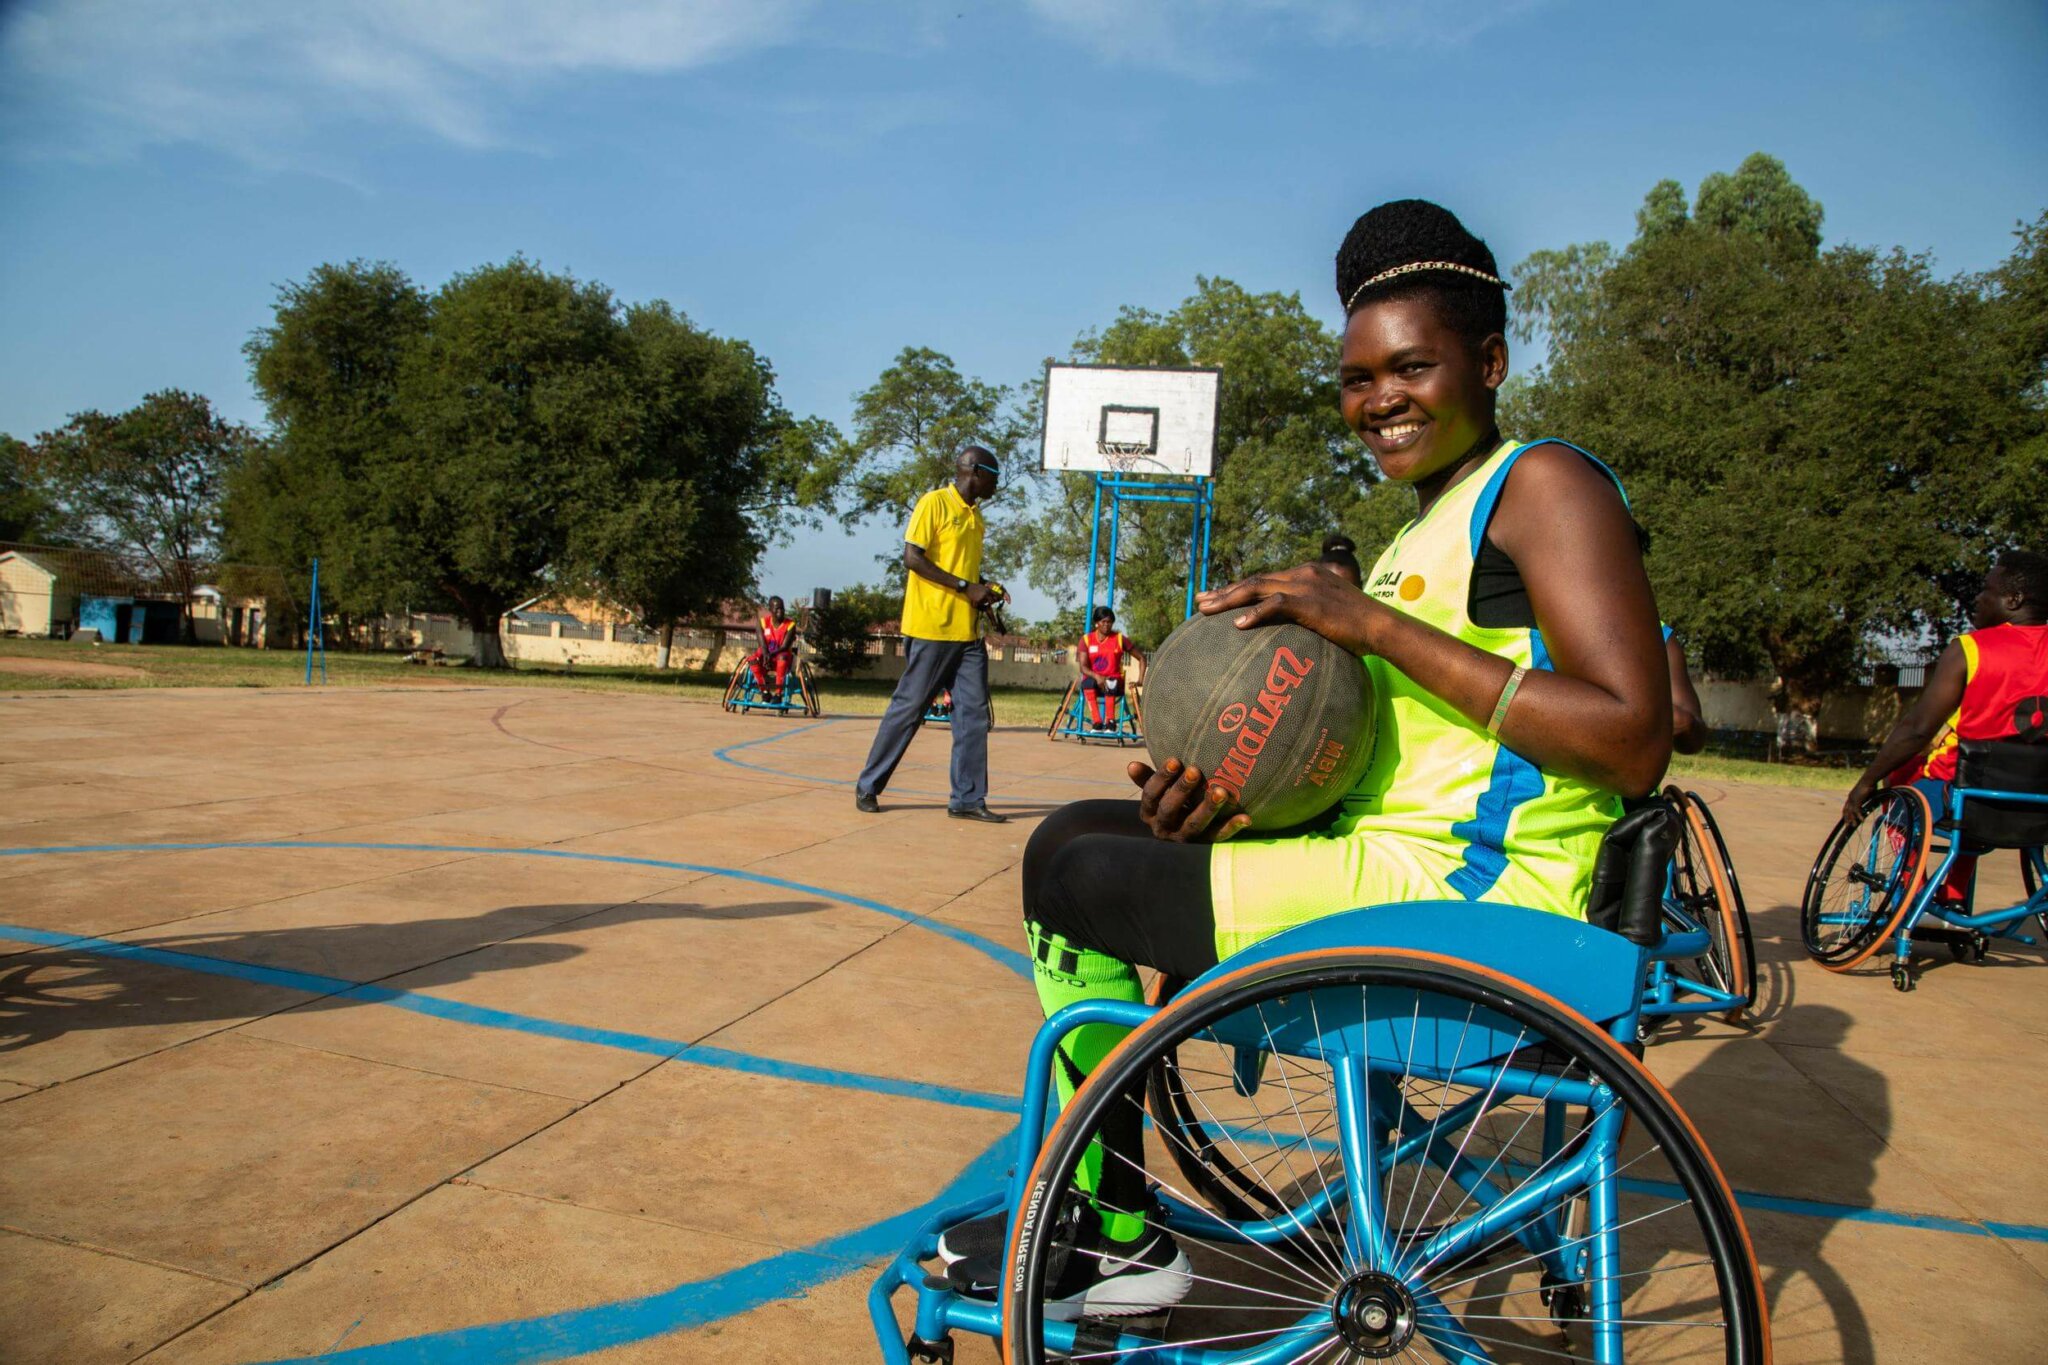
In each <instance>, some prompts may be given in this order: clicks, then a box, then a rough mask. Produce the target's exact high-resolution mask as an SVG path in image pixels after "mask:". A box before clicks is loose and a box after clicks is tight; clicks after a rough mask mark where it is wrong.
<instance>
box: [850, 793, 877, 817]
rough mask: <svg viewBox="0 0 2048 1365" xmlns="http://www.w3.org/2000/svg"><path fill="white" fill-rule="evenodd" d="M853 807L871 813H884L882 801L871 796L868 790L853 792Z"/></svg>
mask: <svg viewBox="0 0 2048 1365" xmlns="http://www.w3.org/2000/svg"><path fill="white" fill-rule="evenodd" d="M853 808H854V809H855V810H860V811H866V812H867V813H868V814H869V815H880V814H881V813H882V803H881V802H879V801H877V800H875V798H874V797H872V796H869V795H868V794H867V793H866V792H855V793H854V794H853Z"/></svg>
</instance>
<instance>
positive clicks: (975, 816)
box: [946, 803, 1010, 825]
mask: <svg viewBox="0 0 2048 1365" xmlns="http://www.w3.org/2000/svg"><path fill="white" fill-rule="evenodd" d="M946 814H948V815H950V816H952V817H953V818H954V819H955V820H979V821H981V822H982V823H983V824H985V825H1007V824H1009V823H1010V817H1009V816H1007V815H997V814H996V813H995V812H994V811H992V810H990V809H989V808H988V805H987V804H986V803H983V804H982V805H979V806H969V807H967V808H966V809H965V810H962V809H960V808H959V807H957V806H948V807H947V808H946Z"/></svg>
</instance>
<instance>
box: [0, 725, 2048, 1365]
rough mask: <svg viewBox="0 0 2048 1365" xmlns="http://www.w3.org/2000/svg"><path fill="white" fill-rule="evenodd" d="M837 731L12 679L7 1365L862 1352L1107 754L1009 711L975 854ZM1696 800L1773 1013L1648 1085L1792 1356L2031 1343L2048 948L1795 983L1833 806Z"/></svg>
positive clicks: (708, 1357) (5, 853)
mask: <svg viewBox="0 0 2048 1365" xmlns="http://www.w3.org/2000/svg"><path fill="white" fill-rule="evenodd" d="M829 701H830V698H829V694H828V697H827V702H828V707H829ZM874 723H875V722H874V718H872V717H866V718H846V719H838V720H833V719H827V720H826V721H823V722H817V723H807V722H803V721H798V720H784V719H779V718H770V717H761V716H756V717H751V718H747V717H728V716H725V715H723V714H722V713H720V712H719V711H718V710H717V709H716V708H714V707H710V706H704V705H693V704H686V703H681V702H676V701H673V700H664V699H658V698H648V697H640V696H628V695H609V694H598V693H576V692H566V691H565V692H555V691H537V690H531V689H520V690H500V689H489V688H468V687H459V686H445V687H430V686H416V687H408V688H403V689H393V690H368V689H332V690H319V689H310V690H304V691H285V690H275V691H269V690H264V691H200V690H193V691H149V690H135V691H114V692H76V693H65V692H40V693H31V694H24V695H17V696H12V697H4V696H0V826H4V829H0V1359H4V1360H5V1361H8V1362H13V1363H14V1365H22V1363H24V1362H38V1361H48V1362H63V1365H95V1363H96V1362H113V1361H128V1360H136V1359H146V1360H149V1361H151V1362H166V1365H168V1363H169V1362H178V1363H179V1365H184V1363H185V1362H195V1363H196V1362H219V1363H220V1365H242V1363H243V1362H251V1361H266V1360H276V1359H285V1358H302V1357H309V1356H319V1357H325V1358H332V1359H340V1360H351V1361H363V1362H373V1361H375V1362H383V1361H401V1360H403V1361H441V1360H448V1361H454V1360H463V1361H469V1360H557V1359H571V1358H592V1359H602V1360H605V1361H608V1362H621V1363H623V1362H639V1361H657V1360H659V1361H698V1360H704V1361H727V1360H731V1361H842V1360H844V1361H853V1360H865V1359H873V1358H874V1350H873V1346H872V1339H871V1336H870V1333H869V1328H868V1325H867V1317H866V1311H865V1307H864V1303H863V1299H864V1295H865V1293H866V1290H867V1287H868V1284H869V1282H870V1280H871V1279H872V1277H873V1273H874V1271H873V1265H874V1263H875V1262H876V1261H877V1260H878V1259H879V1258H880V1257H881V1256H882V1255H883V1254H884V1253H885V1252H887V1251H889V1250H893V1249H894V1248H895V1247H896V1246H897V1245H899V1244H900V1243H901V1242H902V1241H903V1240H904V1239H905V1237H906V1236H907V1235H908V1232H909V1230H910V1227H911V1225H912V1224H913V1223H914V1222H915V1221H916V1217H917V1213H918V1211H919V1210H920V1209H922V1208H923V1207H924V1206H925V1205H927V1204H928V1203H929V1202H930V1201H932V1200H934V1199H937V1198H940V1197H941V1196H942V1195H943V1194H944V1193H945V1192H946V1191H947V1189H948V1188H949V1187H953V1186H956V1185H957V1184H958V1183H959V1182H961V1181H963V1180H973V1179H976V1178H979V1177H985V1176H986V1175H987V1174H989V1173H990V1172H991V1171H992V1170H996V1169H1000V1166H1001V1164H1002V1158H1003V1147H1002V1146H1001V1143H1002V1139H1003V1138H1004V1137H1005V1135H1006V1134H1007V1133H1008V1131H1009V1130H1010V1127H1011V1125H1012V1123H1013V1121H1014V1120H1013V1117H1012V1114H1011V1113H1010V1106H1011V1102H1012V1097H1014V1095H1015V1094H1016V1092H1017V1084H1018V1072H1019V1067H1020V1062H1021V1059H1022V1056H1023V1053H1024V1050H1025V1047H1026V1044H1027V1041H1028V1039H1029V1037H1030V1033H1031V1030H1032V1027H1033V1026H1034V1024H1035V1023H1036V1009H1035V1003H1034V998H1033V995H1032V992H1031V988H1030V984H1029V982H1028V980H1027V979H1026V978H1025V977H1024V976H1023V975H1022V974H1021V968H1022V965H1023V959H1022V957H1021V954H1020V951H1019V950H1020V948H1021V945H1022V935H1021V932H1020V930H1019V927H1018V901H1017V863H1018V859H1019V857H1020V855H1021V852H1022V849H1023V844H1024V840H1025V838H1026V836H1027V835H1028V834H1029V833H1030V830H1031V828H1032V817H1035V816H1036V815H1038V814H1041V813H1043V812H1044V811H1046V810H1048V809H1050V808H1052V807H1053V806H1056V805H1058V804H1059V803H1061V802H1064V801H1067V800H1071V799H1075V798H1077V797H1082V796H1088V795H1102V794H1106V793H1113V792H1116V791H1118V790H1119V789H1120V788H1122V787H1123V785H1124V784H1123V782H1122V779H1121V777H1120V775H1119V774H1120V769H1121V766H1122V763H1123V761H1124V758H1126V757H1128V755H1122V756H1120V755H1118V754H1117V753H1115V752H1114V751H1106V750H1102V749H1084V748H1081V747H1079V746H1075V745H1070V744H1061V745H1053V744H1048V743H1047V742H1045V740H1044V739H1043V738H1042V737H1041V736H1040V735H1039V734H1038V733H1037V732H1035V731H1028V730H1024V729H1009V730H1005V731H1002V732H1000V733H998V735H997V736H996V737H995V739H994V742H993V746H992V755H991V766H992V772H993V786H994V789H995V793H994V796H993V797H992V802H993V804H995V805H996V806H998V807H999V808H1004V809H1008V810H1010V811H1011V812H1013V813H1018V814H1020V815H1022V816H1024V817H1025V818H1021V819H1018V820H1016V821H1014V822H1013V823H1011V824H1009V825H1007V826H999V827H988V826H978V825H972V824H966V823H963V822H955V821H948V820H947V819H946V818H945V815H944V810H943V807H944V803H945V776H944V773H945V762H946V749H945V745H946V736H945V734H944V732H943V731H936V732H934V731H929V730H928V731H927V732H926V733H925V735H923V736H922V737H920V739H919V740H918V742H917V744H916V746H915V747H914V748H913V749H912V751H911V755H910V758H909V760H908V761H907V762H906V764H905V766H904V768H903V770H902V771H901V772H900V773H899V774H898V777H897V785H896V788H895V789H894V790H892V791H891V792H890V793H889V794H888V795H887V796H886V797H885V798H884V799H885V803H886V805H887V807H888V809H887V810H886V811H885V813H884V814H883V815H881V816H879V817H876V816H864V815H861V814H859V813H857V812H856V811H855V810H854V809H853V803H852V799H851V786H850V779H851V777H852V776H853V774H854V772H855V771H856V769H857V768H858V767H859V765H860V761H861V759H862V757H863V756H864V754H865V752H866V746H867V742H868V739H869V736H870V735H871V734H872V732H873V728H874ZM1692 785H1694V786H1695V787H1696V788H1697V789H1698V790H1700V791H1701V793H1702V794H1703V795H1705V796H1706V797H1707V798H1708V799H1709V800H1710V801H1711V802H1712V803H1713V806H1714V809H1715V811H1716V813H1717V814H1718V815H1719V817H1720V819H1721V822H1722V824H1723V826H1724V828H1725V830H1726V831H1727V834H1728V837H1729V840H1730V843H1731V845H1732V847H1733V850H1734V854H1735V858H1736V863H1737V866H1738V868H1739V870H1740V872H1741V876H1742V879H1743V882H1744V885H1745V889H1746V891H1747V893H1748V899H1749V903H1750V906H1751V909H1752V912H1753V914H1754V916H1755V924H1756V931H1757V935H1758V939H1759V942H1758V956H1759V959H1760V970H1761V971H1762V973H1763V976H1764V983H1763V987H1762V999H1761V1000H1760V1002H1759V1010H1760V1012H1759V1019H1758V1021H1757V1022H1756V1023H1755V1024H1754V1025H1752V1026H1751V1027H1748V1028H1741V1029H1739V1028H1735V1027H1731V1026H1728V1025H1725V1024H1722V1023H1719V1022H1715V1023H1712V1024H1710V1025H1703V1026H1694V1027H1692V1028H1690V1029H1676V1030H1669V1031H1667V1032H1666V1034H1665V1035H1664V1036H1663V1038H1662V1040H1661V1041H1660V1042H1659V1043H1657V1044H1656V1045H1655V1046H1653V1047H1652V1048H1651V1050H1650V1054H1649V1055H1650V1060H1651V1062H1652V1064H1653V1066H1654V1068H1655V1069H1656V1070H1657V1071H1658V1072H1659V1073H1660V1074H1661V1075H1662V1076H1663V1077H1664V1078H1665V1079H1666V1081H1667V1082H1668V1083H1670V1084H1671V1086H1672V1088H1673V1090H1674V1092H1675V1093H1676V1095H1677V1097H1678V1099H1679V1101H1680V1103H1681V1104H1683V1105H1684V1106H1685V1108H1686V1109H1687V1110H1688V1112H1689V1113H1690V1114H1691V1115H1692V1116H1693V1118H1694V1119H1695V1120H1696V1121H1697V1123H1698V1124H1699V1126H1700V1127H1701V1128H1702V1129H1703V1131H1704V1132H1705V1134H1706V1136H1707V1138H1708V1141H1709V1143H1710V1145H1711V1146H1712V1148H1713V1151H1714V1153H1715V1154H1716V1156H1717V1157H1718V1158H1719V1160H1720V1162H1721V1164H1722V1166H1723V1168H1724V1169H1725V1170H1726V1172H1727V1174H1728V1176H1729V1178H1730V1181H1731V1182H1732V1183H1733V1184H1734V1185H1735V1186H1736V1188H1737V1189H1738V1190H1739V1191H1740V1192H1741V1194H1742V1196H1743V1200H1744V1203H1745V1206H1746V1212H1747V1217H1748V1221H1749V1227H1750V1230H1751V1233H1752V1235H1753V1237H1754V1239H1755V1242H1756V1247H1757V1251H1758V1254H1759V1257H1760V1259H1761V1261H1762V1263H1763V1265H1764V1267H1765V1270H1766V1278H1767V1280H1768V1285H1769V1290H1770V1294H1771V1299H1772V1306H1773V1314H1774V1325H1775V1331H1776V1340H1777V1353H1778V1354H1777V1358H1778V1359H1779V1360H1780V1361H1838V1360H1842V1361H1851V1362H1861V1361H1907V1360H1973V1361H2015V1362H2019V1361H2035V1360H2039V1359H2041V1358H2042V1354H2043V1347H2042V1345H2041V1338H2042V1335H2043V1333H2044V1331H2048V1171H2044V1167H2043V1164H2042V1162H2041V1136H2040V1135H2041V1133H2042V1132H2043V1131H2044V1129H2048V1080H2044V1077H2048V961H2044V955H2043V953H2042V952H2041V951H2040V950H2038V949H2028V950H2011V951H2000V952H1997V953H1994V955H1993V957H1992V959H1991V960H1990V961H1989V962H1987V963H1986V964H1984V965H1983V966H1978V967H1971V966H1958V965H1953V964H1950V963H1949V962H1948V960H1947V957H1946V955H1945V954H1943V955H1942V956H1941V958H1940V959H1939V961H1938V962H1937V963H1936V964H1935V965H1933V966H1931V967H1930V968H1928V969H1927V970H1925V971H1924V973H1923V975H1922V979H1921V985H1920V988H1919V990H1918V991H1917V992H1915V993H1914V994H1913V995H1910V996H1900V995H1897V994H1895V993H1894V992H1893V991H1892V989H1891V988H1890V986H1889V984H1888V983H1887V982H1886V980H1885V979H1884V977H1883V976H1882V975H1881V974H1878V973H1874V972H1863V973H1858V974H1855V975H1852V976H1848V977H1838V976H1833V975H1830V974H1828V973H1826V972H1824V971H1821V970H1819V969H1818V968H1816V967H1814V966H1812V965H1811V964H1809V963H1808V962H1806V961H1805V959H1804V957H1803V954H1802V953H1801V952H1800V950H1799V947H1798V930H1797V922H1796V910H1795V909H1793V908H1791V907H1792V906H1793V905H1794V904H1795V903H1796V900H1797V896H1798V892H1799V889H1800V886H1801V884H1802V881H1803V879H1804V876H1805V872H1806V868H1807V865H1808V863H1809V861H1810V860H1811V858H1812V856H1813V853H1814V851H1815V849H1816V848H1817V847H1818V845H1819V842H1820V840H1821V838H1822V836H1823V835H1824V834H1825V832H1826V830H1827V827H1828V825H1829V823H1830V821H1831V819H1832V817H1833V812H1834V810H1835V809H1836V807H1837V805H1838V803H1839V800H1840V798H1839V797H1838V796H1834V795H1830V794H1828V793H1824V792H1809V791H1799V790H1791V789H1783V788H1775V787H1758V786H1741V785H1736V784H1730V783H1718V782H1717V783H1706V782H1696V783H1694V784H1692ZM2016 885H2017V876H2016V870H2015V869H2014V868H2013V867H2012V866H2010V865H2009V864H2008V863H2007V862H2000V863H1999V864H1997V865H1996V866H1995V867H1994V868H1992V869H1991V871H1990V874H1989V887H1990V888H1991V889H1992V890H1993V891H1995V892H2003V891H2006V890H2008V889H2012V888H2015V887H2016ZM2001 903H2003V902H2001ZM993 1358H994V1353H993V1351H992V1350H989V1349H988V1348H987V1346H986V1343H984V1342H982V1341H980V1340H979V1339H976V1338H967V1337H963V1338H961V1359H963V1360H990V1359H993Z"/></svg>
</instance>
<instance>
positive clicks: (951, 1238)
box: [939, 1209, 1010, 1270]
mask: <svg viewBox="0 0 2048 1365" xmlns="http://www.w3.org/2000/svg"><path fill="white" fill-rule="evenodd" d="M1009 1237H1010V1211H1009V1210H1008V1209H997V1210H996V1211H995V1212H994V1213H984V1214H983V1215H982V1216H981V1217H979V1218H970V1219H968V1220H967V1221H966V1222H964V1223H955V1224H954V1225H953V1226H952V1227H949V1228H947V1229H946V1230H945V1231H944V1232H942V1233H940V1234H939V1260H940V1261H941V1262H942V1263H943V1264H944V1265H945V1267H946V1269H948V1270H951V1269H952V1268H953V1267H954V1266H956V1265H958V1264H959V1263H960V1262H962V1261H964V1260H966V1259H967V1258H968V1257H970V1256H993V1257H995V1258H996V1259H997V1260H1001V1259H1002V1257H1003V1255H1004V1254H1005V1253H1006V1252H1008V1251H1009Z"/></svg>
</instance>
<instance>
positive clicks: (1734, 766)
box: [1668, 754, 1863, 792]
mask: <svg viewBox="0 0 2048 1365" xmlns="http://www.w3.org/2000/svg"><path fill="white" fill-rule="evenodd" d="M1862 771H1863V770H1862V769H1861V768H1860V767H1858V768H1846V767H1844V768H1827V767H1820V766H1817V765H1808V764H1804V763H1760V762H1758V761H1757V760H1756V759H1753V758H1723V757H1721V756H1720V755H1719V754H1673V755H1672V756H1671V772H1670V776H1669V779H1668V780H1670V781H1674V782H1680V783H1683V781H1684V779H1686V778H1688V777H1709V778H1718V779H1720V780H1722V781H1725V782H1756V783H1761V784H1763V785H1765V786H1770V787H1805V788H1808V789H1810V790H1813V791H1827V792H1846V791H1848V790H1849V788H1850V787H1852V786H1854V785H1856V778H1857V776H1858V774H1860V773H1861V772H1862Z"/></svg>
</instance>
